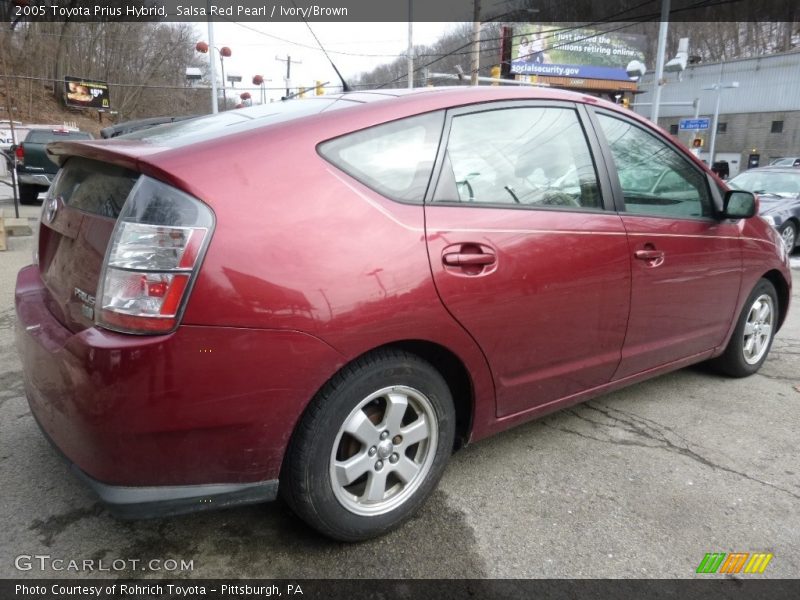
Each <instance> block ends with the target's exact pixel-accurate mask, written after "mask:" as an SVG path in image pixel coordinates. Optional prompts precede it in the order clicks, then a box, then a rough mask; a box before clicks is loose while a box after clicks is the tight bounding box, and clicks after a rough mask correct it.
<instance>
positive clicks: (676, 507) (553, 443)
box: [0, 184, 800, 578]
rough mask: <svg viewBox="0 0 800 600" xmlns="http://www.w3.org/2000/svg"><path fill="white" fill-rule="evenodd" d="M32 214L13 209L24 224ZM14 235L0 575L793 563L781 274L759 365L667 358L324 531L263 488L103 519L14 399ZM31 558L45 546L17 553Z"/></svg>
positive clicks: (525, 573) (669, 572)
mask: <svg viewBox="0 0 800 600" xmlns="http://www.w3.org/2000/svg"><path fill="white" fill-rule="evenodd" d="M4 188H5V186H3V185H2V184H0V208H2V209H4V210H5V214H6V215H10V214H11V213H10V212H9V208H10V206H11V205H10V201H9V199H8V198H7V191H6V189H4ZM11 211H13V208H12V209H11ZM38 213H39V208H38V207H27V206H26V207H23V216H24V217H29V218H31V219H32V222H35V219H36V217H37V216H38ZM31 240H32V238H31V237H19V238H13V237H12V238H10V239H9V249H8V250H7V251H6V252H0V482H2V489H3V494H2V497H3V502H2V503H0V527H2V530H3V543H2V544H0V577H31V578H33V577H59V576H67V577H92V576H109V575H127V576H134V577H162V576H170V577H193V578H194V577H197V578H211V577H231V578H232V577H243V578H244V577H263V578H297V577H321V578H323V577H375V578H384V577H392V578H399V577H402V578H411V577H413V578H438V577H456V578H461V577H520V578H539V577H555V578H560V577H565V578H575V577H602V578H607V577H611V578H616V577H655V578H673V577H677V578H691V577H699V576H698V575H696V574H695V570H696V568H697V566H698V564H699V563H700V561H701V560H702V559H703V557H704V555H705V554H706V553H709V552H769V553H772V554H773V555H774V558H773V559H772V561H771V562H770V563H769V565H768V568H767V569H766V571H765V572H764V574H763V575H757V577H782V578H787V577H796V576H797V575H798V573H800V543H799V542H800V450H799V449H798V439H800V402H799V401H800V308H798V306H800V305H799V304H798V292H797V288H795V293H794V297H793V303H794V307H793V311H792V312H791V313H790V315H789V318H788V321H787V322H786V324H785V325H784V327H783V329H782V330H781V331H780V333H779V334H778V337H777V338H776V340H775V344H774V346H773V349H772V352H771V354H770V357H769V359H768V361H767V362H766V364H765V365H764V367H763V369H762V370H761V372H760V373H759V374H757V375H754V376H752V377H749V378H746V379H738V380H733V379H726V378H723V377H719V376H717V375H714V374H711V373H709V372H706V371H705V370H703V369H702V368H689V369H683V370H681V371H677V372H675V373H672V374H669V375H665V376H662V377H659V378H657V379H654V380H651V381H648V382H645V383H641V384H638V385H635V386H633V387H630V388H627V389H625V390H622V391H619V392H616V393H613V394H609V395H607V396H604V397H601V398H598V399H596V400H593V401H591V402H589V403H586V404H583V405H581V406H578V407H576V408H573V409H570V410H565V411H562V412H559V413H557V414H555V415H552V416H550V417H548V418H545V419H543V420H540V421H537V422H533V423H529V424H527V425H522V426H520V427H517V428H516V429H513V430H511V431H508V432H505V433H503V434H500V435H498V436H495V437H493V438H491V439H489V440H486V441H483V442H480V443H477V444H474V445H472V446H469V447H468V448H466V449H465V450H463V451H461V452H459V453H457V454H456V455H455V456H453V458H452V460H451V461H450V464H449V466H448V469H447V471H446V473H445V476H444V479H443V480H442V483H441V484H440V486H439V487H438V490H437V491H436V492H435V494H434V495H433V497H432V498H431V499H430V501H429V502H428V503H427V504H426V506H425V507H424V509H423V510H422V511H421V512H420V513H419V514H418V515H417V516H416V517H415V518H414V519H413V520H412V521H410V522H409V523H408V524H407V525H406V526H404V527H403V528H402V529H400V530H398V531H396V532H393V533H391V534H389V535H387V536H385V537H382V538H380V539H377V540H374V541H370V542H366V543H361V544H339V543H334V542H330V541H328V540H326V539H323V538H321V537H319V536H318V535H317V534H316V533H314V532H313V531H311V530H310V529H309V528H307V527H306V526H305V525H304V524H303V523H302V522H300V521H299V520H298V519H296V518H295V517H294V516H293V515H292V514H291V513H290V512H289V510H288V509H287V508H286V507H285V506H284V505H283V504H281V503H280V502H276V503H272V504H266V505H261V506H252V507H246V508H238V509H231V510H227V511H218V512H209V513H203V514H196V515H189V516H182V517H175V518H169V519H160V520H150V521H135V522H122V521H118V520H115V519H114V518H112V517H111V516H110V515H109V514H108V513H107V512H106V510H105V509H104V508H103V507H102V505H100V504H99V503H98V502H97V500H96V498H95V497H94V496H93V495H92V494H91V493H90V492H89V491H88V490H87V489H86V488H85V487H84V486H83V485H82V484H81V483H80V482H79V481H78V480H77V479H75V477H74V476H73V475H71V474H70V472H69V470H68V468H67V467H66V466H65V464H64V463H63V462H62V460H61V459H60V458H59V456H57V454H56V453H55V451H54V450H53V449H52V448H51V447H50V446H49V444H48V443H47V442H46V441H45V439H44V438H43V437H42V435H41V433H40V432H39V430H38V429H37V426H36V424H35V423H34V421H33V419H32V417H31V415H30V412H29V410H28V406H27V403H26V400H25V398H24V392H23V386H22V373H21V366H20V363H19V359H18V357H17V354H16V350H15V348H14V340H13V326H14V319H15V317H14V309H13V288H14V279H15V274H16V272H17V270H18V269H19V268H20V267H22V266H24V265H25V264H27V263H29V262H30V257H31V246H32V241H31ZM795 261H796V262H798V263H800V258H796V259H795ZM796 266H797V267H800V264H797V265H796ZM795 272H797V271H795ZM35 556H48V557H49V558H47V559H41V558H40V559H35V558H25V557H35ZM20 557H22V558H20ZM54 560H64V561H67V562H64V563H54V562H53V561H54ZM70 560H74V561H79V563H80V564H83V561H93V562H92V565H93V567H94V569H95V570H73V569H71V568H69V567H70V563H69V562H68V561H70ZM151 560H155V561H159V562H155V563H150V561H151ZM169 560H175V561H177V562H178V564H179V563H180V562H181V561H184V562H191V568H189V566H188V565H187V566H186V568H185V569H183V570H181V569H180V568H178V570H171V569H172V567H173V563H170V562H168V561H169ZM115 561H116V562H115ZM134 561H138V562H134ZM100 565H104V566H105V567H108V568H110V570H109V571H100V572H98V571H97V570H96V569H97V568H98V566H100ZM27 567H30V568H27ZM42 567H44V568H42ZM54 567H56V568H54ZM57 567H61V568H62V569H63V570H57ZM115 567H118V568H115ZM740 576H741V577H753V576H752V575H740ZM702 577H709V575H702ZM714 577H716V575H715V576H714Z"/></svg>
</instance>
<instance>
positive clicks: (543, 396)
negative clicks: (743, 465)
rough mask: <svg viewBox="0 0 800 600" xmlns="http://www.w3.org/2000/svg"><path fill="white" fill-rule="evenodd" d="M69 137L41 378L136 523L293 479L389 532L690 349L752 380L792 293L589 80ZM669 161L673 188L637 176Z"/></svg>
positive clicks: (79, 446) (250, 495)
mask: <svg viewBox="0 0 800 600" xmlns="http://www.w3.org/2000/svg"><path fill="white" fill-rule="evenodd" d="M49 151H50V152H51V153H52V154H53V155H54V156H56V157H57V160H58V162H59V164H60V165H61V171H60V172H59V175H58V176H57V178H56V181H55V182H54V184H53V186H52V188H51V189H50V191H49V193H48V197H47V200H46V202H45V205H44V207H43V214H42V219H41V227H40V232H39V238H38V240H39V241H38V246H37V257H36V262H35V264H32V265H31V266H28V267H26V268H24V269H23V270H22V271H20V273H19V276H18V279H17V286H16V312H17V327H16V336H17V345H18V348H19V353H20V358H21V362H22V365H23V369H24V380H25V389H26V392H27V396H28V400H29V403H30V405H31V410H32V414H33V415H34V416H35V418H36V420H37V422H38V423H39V424H40V426H41V428H42V430H43V431H44V432H45V434H46V436H47V437H48V438H50V439H51V440H52V441H53V443H54V444H55V445H56V446H57V447H58V448H59V449H60V450H61V451H62V453H63V454H64V455H65V456H66V457H67V459H68V460H69V461H70V462H71V463H72V464H73V466H74V470H75V472H76V473H77V474H78V475H79V476H80V477H81V478H82V479H83V480H84V481H85V482H86V483H87V484H88V485H89V486H91V487H92V488H93V489H94V490H95V491H96V492H97V494H98V495H99V497H100V498H101V499H102V500H103V501H105V502H106V503H107V504H108V505H109V507H110V508H111V509H112V510H113V511H114V512H115V513H116V514H119V515H122V516H128V517H131V516H146V515H150V516H152V515H168V514H174V513H178V512H184V511H188V510H202V509H208V508H215V507H223V506H231V505H235V504H245V503H253V502H261V501H266V500H272V499H273V498H275V497H276V495H277V494H278V492H279V491H280V493H281V494H282V495H283V497H284V498H285V499H286V501H287V502H288V504H289V505H290V506H291V507H292V508H293V509H294V510H295V511H296V512H297V514H298V515H300V516H301V517H302V518H303V519H305V520H306V521H307V522H308V523H310V524H311V525H312V526H313V527H315V528H317V529H318V530H319V531H320V532H322V533H324V534H325V535H328V536H330V537H333V538H336V539H339V540H347V541H354V540H362V539H365V538H368V537H371V536H375V535H379V534H382V533H384V532H386V531H388V530H389V529H391V528H393V527H396V526H397V525H399V524H400V523H402V522H403V521H404V520H405V519H407V518H408V517H410V516H411V515H412V514H413V513H414V512H415V511H416V510H417V509H418V508H419V507H420V505H421V504H422V503H423V502H424V500H425V498H426V497H427V496H428V495H429V494H430V493H431V491H432V490H433V488H434V487H435V485H436V483H437V481H438V480H439V478H440V476H441V475H442V472H443V469H444V467H445V463H446V462H447V460H448V457H449V456H450V454H451V453H452V452H453V451H454V449H457V448H459V447H461V446H463V445H464V444H466V443H468V442H472V441H475V440H479V439H481V438H484V437H486V436H488V435H490V434H493V433H496V432H499V431H501V430H504V429H507V428H509V427H512V426H514V425H517V424H519V423H522V422H525V421H528V420H531V419H534V418H538V417H541V416H543V415H546V414H548V413H551V412H553V411H555V410H558V409H561V408H565V407H568V406H571V405H574V404H576V403H578V402H582V401H584V400H587V399H589V398H593V397H595V396H597V395H599V394H602V393H605V392H609V391H612V390H614V389H617V388H620V387H623V386H626V385H630V384H632V383H635V382H638V381H641V380H644V379H648V378H650V377H653V376H656V375H658V374H661V373H665V372H668V371H672V370H674V369H679V368H681V367H684V366H686V365H689V364H692V363H697V362H701V361H708V360H711V361H713V363H714V365H715V366H716V368H718V369H719V370H720V371H722V372H724V373H727V374H728V375H731V376H735V377H741V376H746V375H750V374H752V373H755V372H756V371H758V369H759V368H760V367H761V365H762V364H763V362H764V360H765V359H766V357H767V354H768V352H769V349H770V345H771V343H772V340H773V337H774V335H775V332H776V331H778V329H779V328H780V327H781V325H782V323H783V322H784V319H785V317H786V313H787V310H788V306H789V298H790V295H791V289H790V288H791V279H790V270H789V261H788V255H787V253H786V250H785V247H784V245H783V243H782V242H781V238H780V236H779V235H778V234H777V232H776V231H775V230H774V229H773V228H772V227H769V226H768V225H767V223H766V222H765V221H764V220H763V219H760V218H751V217H753V215H754V213H755V198H754V197H753V195H752V194H751V193H749V192H743V191H730V190H727V188H726V187H725V185H724V184H723V183H721V182H720V181H719V180H718V179H717V178H716V177H715V176H714V175H713V174H712V173H711V172H710V171H709V170H708V169H707V168H705V167H704V166H703V165H702V164H701V163H700V162H699V161H697V160H696V159H695V158H694V157H693V156H692V155H691V154H689V153H688V152H687V151H685V150H684V149H683V148H682V146H680V145H679V144H676V143H675V142H673V141H672V140H671V139H670V137H669V136H668V135H667V134H666V133H665V132H664V131H662V130H661V129H658V128H656V127H655V126H653V125H652V124H651V123H650V122H649V121H646V120H644V119H642V118H641V117H639V116H637V115H635V114H633V113H631V112H630V111H627V110H624V109H620V108H618V107H617V106H616V105H614V104H611V103H608V102H605V101H602V100H599V99H597V98H594V97H589V96H585V95H580V94H574V93H569V92H564V91H555V90H548V89H541V88H535V89H517V90H510V89H501V88H489V87H480V88H451V89H432V90H429V89H423V90H387V91H376V92H353V93H346V94H338V95H326V96H324V97H318V98H313V99H311V98H309V99H304V100H292V101H286V102H281V103H273V104H269V105H264V106H256V107H253V108H246V109H242V110H234V111H226V112H224V113H220V114H219V115H215V116H207V117H201V118H198V119H193V120H191V121H184V122H179V123H174V124H171V125H164V126H161V127H158V128H154V129H150V130H145V131H140V132H137V133H133V134H129V135H127V136H122V137H120V138H117V139H114V140H102V141H92V142H83V143H79V142H75V141H64V142H59V143H56V144H52V145H50V147H49ZM653 165H659V167H660V169H659V170H658V171H659V173H660V172H661V171H670V175H669V176H667V175H661V174H659V175H658V178H660V181H662V182H665V183H669V186H668V187H669V188H670V189H678V191H679V192H680V199H679V201H677V202H676V201H674V199H672V198H665V197H664V196H663V195H661V194H659V193H658V192H654V191H653V187H652V186H648V185H642V186H638V185H637V186H633V187H631V186H629V185H628V183H627V182H638V181H639V180H640V179H642V178H641V177H637V175H638V174H639V173H640V172H646V178H650V177H651V176H650V175H649V173H651V171H652V167H653ZM675 178H677V179H679V180H680V182H679V183H680V184H681V185H678V186H675V185H674V183H675V182H674V181H672V180H673V179H675ZM654 181H655V180H654ZM687 190H694V195H693V196H692V195H691V194H689V193H687ZM743 252H746V256H747V260H745V261H743V260H742V255H743Z"/></svg>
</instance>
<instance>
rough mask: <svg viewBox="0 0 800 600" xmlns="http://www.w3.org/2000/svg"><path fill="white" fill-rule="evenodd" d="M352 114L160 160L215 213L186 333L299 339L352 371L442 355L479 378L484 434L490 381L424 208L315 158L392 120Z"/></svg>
mask: <svg viewBox="0 0 800 600" xmlns="http://www.w3.org/2000/svg"><path fill="white" fill-rule="evenodd" d="M348 112H350V111H348V109H343V110H339V111H337V112H336V117H337V118H336V119H328V118H311V119H307V120H304V121H303V122H295V123H288V124H285V125H281V126H277V127H273V128H270V129H269V131H268V132H264V133H258V132H257V133H256V134H250V133H248V134H245V135H236V136H231V138H226V140H225V141H224V142H223V143H219V142H218V143H215V144H201V145H199V146H196V147H194V148H193V149H192V150H191V151H190V152H189V151H185V152H173V153H171V156H169V157H167V158H164V157H161V160H159V161H158V163H157V168H158V169H159V170H163V172H165V173H169V174H170V178H171V179H172V181H173V183H176V184H178V185H179V186H180V187H183V188H184V189H186V190H187V191H188V192H190V193H192V194H193V195H195V196H196V197H198V198H200V199H202V200H204V201H206V202H208V204H209V205H210V206H211V207H212V208H213V209H214V211H215V214H216V222H217V226H216V230H215V232H214V237H213V239H212V242H211V245H210V247H209V250H208V253H207V254H206V257H205V260H204V263H203V266H202V269H201V271H200V274H199V277H198V280H197V282H196V284H195V287H194V290H193V292H192V296H191V298H190V300H189V303H188V306H187V309H186V312H185V314H184V318H183V323H184V324H186V325H204V326H209V325H210V326H224V327H241V328H257V329H279V330H293V331H301V332H305V333H308V334H311V335H313V336H315V337H318V338H320V339H322V340H324V341H325V342H326V343H328V344H330V345H331V346H332V347H333V348H335V349H336V350H337V351H338V352H340V353H341V354H342V355H344V357H345V358H346V359H347V360H351V359H353V358H356V357H358V356H360V355H362V354H363V353H365V352H367V351H369V350H371V349H374V348H376V347H379V346H382V345H385V344H388V343H391V342H396V341H401V340H424V341H429V342H433V343H436V344H439V345H441V346H444V347H446V348H448V349H450V350H451V351H452V352H454V353H455V354H456V355H457V356H458V357H459V358H460V359H461V361H462V362H463V363H464V364H465V366H466V368H467V370H468V372H469V373H470V375H471V377H472V386H473V392H474V397H475V406H476V407H477V408H476V413H475V415H474V425H475V429H476V430H478V431H479V430H480V429H481V428H482V424H483V425H485V426H488V425H489V423H491V422H492V421H493V420H494V418H495V416H494V415H495V409H494V387H493V384H492V379H491V375H490V373H489V370H488V367H487V364H486V361H485V359H484V356H483V354H482V353H481V351H480V349H479V348H478V346H477V345H476V344H475V343H474V341H473V340H472V338H470V337H469V335H468V334H467V333H466V332H465V331H464V330H463V329H462V328H461V327H460V326H459V325H458V324H457V323H456V322H455V321H454V320H453V319H452V318H451V317H450V315H449V314H448V313H447V311H446V310H445V309H444V307H443V306H442V304H441V302H440V300H439V297H438V295H437V293H436V290H435V287H434V286H433V283H432V279H431V272H430V266H429V263H428V256H427V251H426V246H425V240H424V214H423V209H422V206H421V205H410V204H401V203H397V202H394V201H391V200H388V199H386V198H384V197H382V196H380V195H379V194H377V193H375V192H373V191H372V190H370V189H369V188H367V187H366V186H363V185H362V184H360V183H359V182H357V181H356V180H355V179H353V178H351V177H349V176H348V175H346V174H345V173H343V172H342V171H339V170H338V169H337V168H335V167H334V166H332V165H331V164H330V163H328V162H327V161H325V160H324V159H323V158H322V157H321V156H319V155H318V154H317V151H316V145H317V143H318V142H320V141H323V140H326V139H330V138H332V137H336V136H337V135H340V134H342V133H344V132H347V131H351V130H353V129H356V128H361V127H363V126H368V125H371V124H373V123H380V122H383V121H385V120H389V119H390V118H391V116H392V113H391V111H388V112H387V109H385V108H381V107H378V109H376V110H366V111H364V110H361V111H358V116H357V119H356V118H355V117H352V118H351V115H350V114H348ZM387 117H388V118H387ZM333 375H334V373H333V372H331V373H329V374H328V376H329V377H330V376H333ZM310 399H311V397H309V398H305V399H303V402H305V403H307V402H308V401H309V400H310ZM300 413H301V411H298V415H299V414H300Z"/></svg>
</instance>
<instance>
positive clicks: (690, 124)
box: [678, 119, 711, 131]
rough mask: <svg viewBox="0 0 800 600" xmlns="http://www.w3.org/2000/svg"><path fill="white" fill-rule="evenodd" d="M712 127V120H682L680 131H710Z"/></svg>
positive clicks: (679, 126)
mask: <svg viewBox="0 0 800 600" xmlns="http://www.w3.org/2000/svg"><path fill="white" fill-rule="evenodd" d="M710 126H711V119H681V120H680V123H679V125H678V129H680V130H682V131H685V130H687V129H708V128H709V127H710Z"/></svg>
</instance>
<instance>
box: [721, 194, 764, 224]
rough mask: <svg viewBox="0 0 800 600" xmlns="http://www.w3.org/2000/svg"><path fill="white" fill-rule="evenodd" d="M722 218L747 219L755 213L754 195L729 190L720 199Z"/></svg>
mask: <svg viewBox="0 0 800 600" xmlns="http://www.w3.org/2000/svg"><path fill="white" fill-rule="evenodd" d="M722 207H723V208H722V218H724V219H749V218H750V217H752V216H754V215H755V214H756V197H755V196H754V195H753V194H751V193H750V192H743V191H741V190H729V191H727V192H725V197H724V198H723V200H722Z"/></svg>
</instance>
